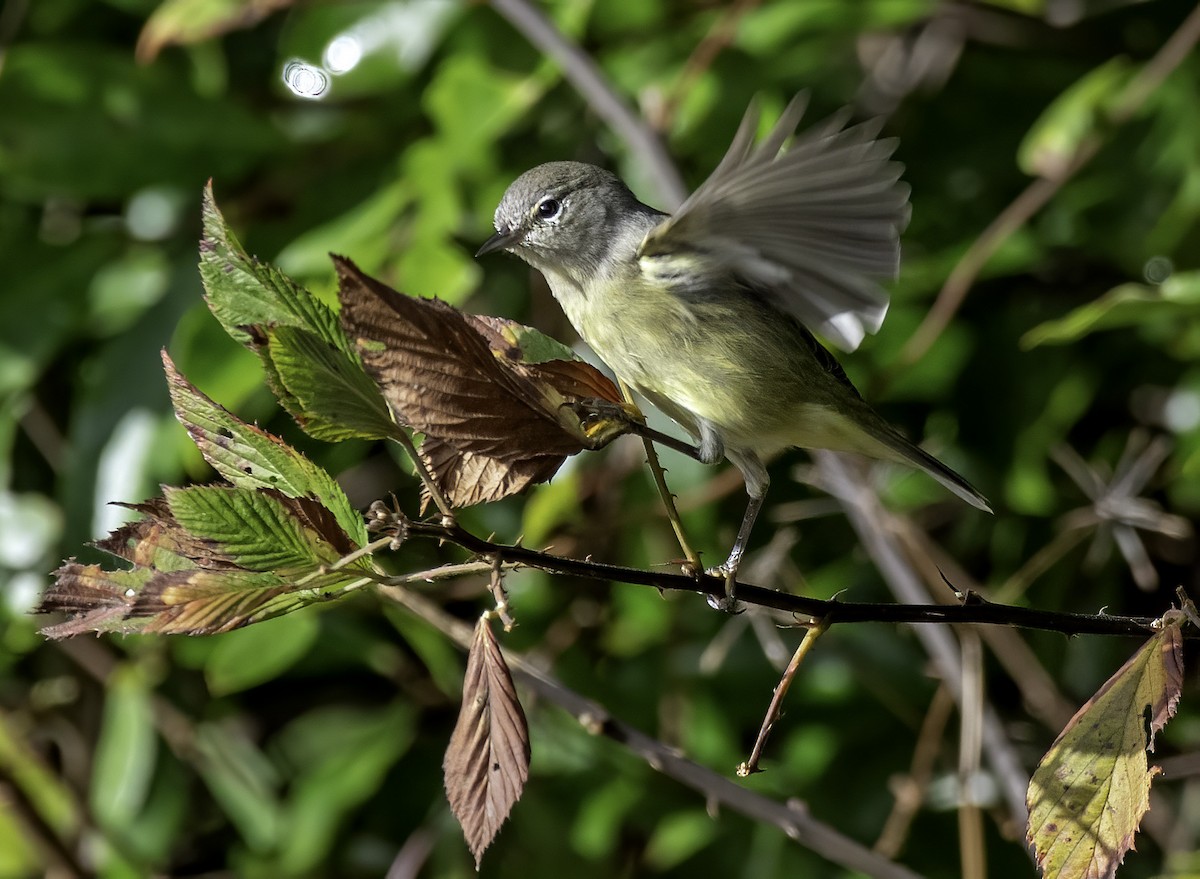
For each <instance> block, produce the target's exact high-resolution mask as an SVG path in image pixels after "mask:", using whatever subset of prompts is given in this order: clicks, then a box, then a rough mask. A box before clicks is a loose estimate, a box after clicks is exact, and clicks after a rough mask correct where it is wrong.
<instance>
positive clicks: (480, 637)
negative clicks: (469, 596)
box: [442, 618, 529, 869]
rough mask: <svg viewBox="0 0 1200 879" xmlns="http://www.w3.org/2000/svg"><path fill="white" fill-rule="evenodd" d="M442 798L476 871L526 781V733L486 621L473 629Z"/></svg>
mask: <svg viewBox="0 0 1200 879" xmlns="http://www.w3.org/2000/svg"><path fill="white" fill-rule="evenodd" d="M442 768H443V770H444V771H445V778H446V796H447V797H448V798H449V800H450V808H451V810H452V811H453V812H454V817H456V818H457V819H458V823H459V824H460V825H462V829H463V834H464V835H465V836H466V838H467V845H468V846H469V847H470V849H471V854H473V855H474V856H475V868H476V869H479V864H480V862H481V861H482V859H483V853H484V851H485V850H486V849H487V847H488V846H489V845H491V842H492V840H493V839H495V837H496V833H497V832H498V831H499V830H500V825H502V824H503V823H504V819H505V818H507V817H508V813H509V811H510V810H511V809H512V807H513V804H514V803H516V801H517V800H518V799H520V797H521V791H522V790H523V789H524V786H525V782H526V780H527V779H528V778H529V727H528V726H527V725H526V723H525V712H524V711H522V710H521V703H520V702H519V701H518V700H517V691H516V688H515V687H514V686H513V682H512V676H511V675H510V674H509V672H508V666H507V665H506V664H505V662H504V656H503V655H502V654H501V653H500V645H499V644H498V643H496V636H495V635H494V634H493V633H492V628H491V626H490V625H489V624H488V622H487V619H486V618H484V619H480V621H479V622H478V624H476V626H475V640H474V642H473V643H472V644H471V653H470V655H469V656H468V657H467V673H466V677H465V678H464V680H463V701H462V711H461V712H460V713H459V715H458V723H457V724H455V727H454V733H453V735H451V736H450V745H449V747H447V748H446V758H445V760H444V761H443V763H442Z"/></svg>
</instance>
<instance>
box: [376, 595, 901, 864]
mask: <svg viewBox="0 0 1200 879" xmlns="http://www.w3.org/2000/svg"><path fill="white" fill-rule="evenodd" d="M718 582H719V583H721V584H722V586H721V588H722V589H723V588H724V586H723V582H724V581H718ZM379 591H380V594H382V595H383V596H385V597H386V598H388V599H390V600H391V601H394V602H396V603H397V604H399V605H401V606H402V607H405V608H407V609H408V610H409V611H411V612H412V613H413V614H415V615H416V616H418V617H420V618H421V619H422V620H424V621H425V622H427V623H429V624H431V625H432V626H433V627H434V628H436V629H437V630H438V631H440V632H442V633H443V634H444V635H446V636H447V637H449V638H450V639H451V640H453V641H454V642H455V643H457V644H458V646H459V647H460V648H462V649H464V650H465V649H467V648H468V647H469V646H470V643H471V639H472V637H473V635H472V630H471V626H470V625H468V624H467V623H464V622H462V621H461V620H459V619H457V618H455V617H453V616H451V615H450V614H448V613H446V612H445V611H444V610H442V609H441V608H440V607H438V606H437V605H436V604H435V603H433V602H432V601H430V600H429V599H427V598H423V597H422V596H419V595H416V594H415V593H413V592H411V591H409V590H407V589H401V588H397V587H391V586H385V587H382V588H381V589H380V590H379ZM503 652H504V658H505V661H506V662H507V663H508V665H509V667H510V668H511V669H512V671H513V674H514V676H515V677H516V678H517V680H518V681H520V682H521V683H522V684H523V685H525V686H527V687H529V688H530V689H531V690H533V691H534V692H535V693H537V694H538V695H539V696H541V697H542V698H544V699H546V700H548V701H550V702H553V703H554V704H555V705H558V706H559V707H560V708H563V709H564V710H566V711H568V712H570V713H571V714H572V715H573V716H574V717H575V719H576V720H578V721H579V723H580V725H582V726H583V727H584V729H586V730H587V731H588V732H590V733H592V734H593V735H603V736H606V737H607V738H610V739H612V740H613V741H615V742H619V743H620V744H622V745H624V746H625V747H626V748H628V749H629V750H630V751H632V752H633V753H634V754H636V755H638V756H639V757H641V758H642V759H643V760H645V761H646V762H647V763H648V764H649V765H650V766H651V767H653V768H654V769H657V770H658V771H659V772H661V773H663V774H664V775H667V776H669V777H671V778H673V779H675V780H676V781H678V782H680V783H682V784H684V785H687V786H688V787H690V788H692V789H693V790H696V791H698V792H699V793H700V794H702V795H703V796H704V798H705V800H706V801H707V802H709V803H712V804H716V805H717V806H724V807H726V808H728V809H731V810H733V811H735V812H738V813H740V814H742V815H745V816H746V817H747V818H750V819H752V820H754V821H759V822H762V823H765V824H770V825H772V826H774V827H778V828H779V829H780V830H782V831H783V832H784V833H786V834H787V835H788V836H789V837H790V838H791V839H793V840H795V841H796V842H798V843H799V844H800V845H803V846H804V847H805V848H808V849H810V850H811V851H813V852H815V853H816V854H818V855H820V856H821V857H823V858H826V859H828V860H829V861H831V862H833V863H835V864H837V865H839V866H840V867H843V868H844V869H846V870H851V871H855V872H859V873H864V874H866V875H868V876H873V877H877V879H919V877H918V875H917V874H916V873H913V872H912V871H911V870H909V869H907V868H906V867H903V866H900V865H899V864H896V863H893V862H892V861H890V860H888V859H887V858H884V857H883V856H882V855H880V854H877V853H876V852H873V851H871V850H870V849H868V848H866V847H865V846H863V845H862V844H860V843H858V842H856V841H854V840H853V839H850V838H849V837H847V836H843V835H842V834H841V833H838V832H837V831H836V830H834V829H833V828H831V827H829V826H828V825H827V824H824V823H823V822H821V821H818V820H817V819H815V818H813V817H812V816H811V815H809V814H808V812H807V810H806V809H805V808H804V805H803V804H802V803H801V802H799V801H795V800H789V801H788V802H786V803H780V802H777V801H775V800H772V799H769V798H767V797H764V796H762V795H760V794H757V793H755V792H754V791H751V790H747V789H746V788H743V787H741V786H739V785H738V784H736V783H735V782H733V781H731V780H730V779H728V778H725V777H724V776H722V775H719V774H718V773H716V772H713V771H712V770H711V769H706V768H705V767H703V766H700V765H698V764H696V763H693V762H692V761H691V760H687V759H685V758H684V757H681V756H680V755H679V752H678V751H677V750H676V749H674V748H671V747H668V746H667V745H665V744H663V743H662V742H660V741H658V740H657V739H654V738H652V737H650V736H648V735H646V734H645V733H642V732H640V731H638V730H637V729H635V728H633V727H631V726H629V725H627V724H625V723H622V722H621V721H620V720H617V719H616V718H614V717H612V716H611V715H610V714H609V713H608V710H607V709H605V708H604V707H603V706H602V705H600V704H599V703H596V702H593V701H591V700H590V699H586V698H584V697H583V696H580V695H579V694H578V693H576V692H574V691H573V690H570V689H568V688H567V687H565V686H563V685H562V684H561V683H560V682H559V681H557V680H555V679H554V678H552V677H550V676H549V675H548V674H546V673H545V672H543V671H541V670H540V669H538V668H536V667H535V666H534V665H532V664H531V663H529V662H527V661H526V660H524V659H522V658H521V657H520V656H516V655H514V654H512V653H509V652H508V651H503Z"/></svg>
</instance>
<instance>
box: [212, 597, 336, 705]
mask: <svg viewBox="0 0 1200 879" xmlns="http://www.w3.org/2000/svg"><path fill="white" fill-rule="evenodd" d="M320 631H321V624H320V620H319V619H318V618H317V616H316V615H315V614H293V615H291V616H288V617H283V618H280V619H275V620H270V621H269V622H265V623H262V624H260V625H257V626H250V627H248V628H245V629H238V630H237V631H236V632H229V633H228V634H225V635H220V636H218V637H217V638H216V639H215V640H216V642H217V643H216V644H215V646H214V647H213V651H212V653H211V654H210V655H209V657H208V661H207V662H206V663H205V665H204V680H205V681H206V682H207V683H208V690H209V692H210V693H212V694H213V695H214V696H223V695H226V694H228V693H236V692H239V691H241V690H246V689H249V688H250V687H255V686H258V685H259V684H262V683H266V682H267V681H270V680H273V679H275V678H277V677H279V675H281V674H283V672H285V671H287V670H288V669H289V668H291V667H292V666H293V665H295V664H296V663H297V662H299V661H300V660H301V659H303V658H304V656H305V655H307V654H308V651H309V650H310V649H311V647H312V645H313V642H315V641H316V640H317V636H318V634H320Z"/></svg>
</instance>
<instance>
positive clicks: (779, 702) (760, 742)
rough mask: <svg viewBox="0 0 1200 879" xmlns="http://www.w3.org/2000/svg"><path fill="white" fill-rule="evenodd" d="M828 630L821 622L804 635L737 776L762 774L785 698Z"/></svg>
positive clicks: (776, 687) (824, 622)
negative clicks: (770, 738)
mask: <svg viewBox="0 0 1200 879" xmlns="http://www.w3.org/2000/svg"><path fill="white" fill-rule="evenodd" d="M828 628H829V624H828V623H827V621H825V620H820V621H819V622H818V623H817V624H816V625H815V626H812V627H810V628H809V630H808V631H807V632H805V633H804V639H803V640H802V641H801V642H800V646H799V647H797V648H796V652H795V653H793V654H792V661H791V662H789V663H788V667H787V668H786V669H784V672H783V677H781V678H780V679H779V683H778V684H776V685H775V692H774V693H772V694H771V704H770V705H769V706H768V707H767V715H766V717H764V718H763V722H762V726H761V727H759V730H758V736H757V737H756V738H755V739H754V748H753V749H752V750H751V751H750V759H749V760H746V761H745V762H744V763H740V764H739V765H738V768H737V774H738V777H739V778H746V777H747V776H750V775H753V774H754V773H756V772H762V770H761V769H759V768H758V763H759V761H760V760H761V759H762V752H763V749H764V748H765V747H766V746H767V739H768V738H769V737H770V735H771V730H772V729H773V728H774V726H775V722H776V721H777V720H779V717H780V715H781V714H782V713H783V700H784V697H786V696H787V692H788V690H789V689H790V688H791V686H792V681H793V680H794V679H795V677H796V673H797V672H798V671H800V663H802V662H803V661H804V657H806V656H808V654H809V652H810V651H811V650H812V648H813V645H814V644H816V643H817V639H818V638H820V637H821V635H823V634H824V633H825V630H826V629H828Z"/></svg>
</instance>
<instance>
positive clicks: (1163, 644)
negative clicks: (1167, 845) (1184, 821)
mask: <svg viewBox="0 0 1200 879" xmlns="http://www.w3.org/2000/svg"><path fill="white" fill-rule="evenodd" d="M1183 620H1184V615H1183V614H1182V613H1181V612H1179V611H1171V612H1170V613H1168V614H1167V615H1166V616H1164V617H1163V619H1162V620H1161V621H1160V631H1159V632H1158V634H1157V635H1155V636H1154V637H1153V638H1151V639H1150V640H1149V641H1148V642H1147V643H1146V644H1145V645H1144V646H1143V647H1142V648H1141V650H1139V651H1138V652H1137V653H1136V654H1134V656H1133V657H1132V658H1131V659H1130V660H1129V661H1128V662H1126V663H1125V665H1123V666H1122V667H1121V669H1120V670H1119V671H1118V672H1117V673H1116V674H1114V675H1113V676H1112V677H1111V678H1109V679H1108V681H1107V682H1106V683H1105V684H1104V686H1102V687H1101V688H1100V689H1099V690H1098V691H1097V692H1096V694H1095V695H1094V696H1092V698H1091V699H1089V700H1088V701H1087V702H1086V703H1085V704H1084V705H1083V707H1082V708H1080V709H1079V711H1078V712H1076V714H1075V716H1074V717H1073V718H1071V722H1070V723H1068V724H1067V725H1066V727H1065V728H1064V729H1063V731H1062V732H1061V733H1060V734H1059V736H1058V739H1057V740H1056V741H1055V742H1054V744H1053V745H1052V746H1051V747H1050V750H1049V751H1048V752H1047V753H1046V756H1045V757H1043V758H1042V761H1041V762H1040V763H1039V764H1038V768H1037V770H1036V771H1035V772H1034V774H1033V778H1032V780H1031V781H1030V783H1029V793H1028V795H1027V798H1026V802H1027V804H1028V806H1029V832H1028V837H1027V838H1028V841H1029V843H1030V844H1031V845H1032V846H1033V847H1034V851H1035V852H1036V855H1037V862H1038V866H1040V867H1041V868H1042V875H1043V877H1045V879H1056V877H1064V879H1065V877H1072V879H1100V877H1112V876H1114V875H1115V874H1116V871H1117V866H1118V865H1119V864H1120V863H1121V861H1122V860H1123V859H1124V857H1125V853H1126V852H1127V851H1129V850H1130V849H1131V848H1133V836H1134V833H1136V832H1137V828H1138V825H1139V824H1140V823H1141V820H1142V816H1143V815H1144V814H1145V813H1146V810H1147V809H1148V808H1150V782H1151V780H1152V779H1153V778H1154V776H1155V775H1157V774H1158V772H1159V768H1158V767H1157V766H1155V767H1150V766H1149V765H1148V763H1147V759H1146V751H1147V750H1153V749H1154V735H1155V733H1157V732H1158V731H1159V730H1160V729H1162V728H1163V726H1164V725H1165V724H1166V722H1167V721H1168V720H1169V719H1170V718H1171V717H1172V716H1173V715H1174V714H1175V706H1176V704H1177V703H1178V702H1179V690H1180V686H1181V684H1182V682H1183V653H1182V636H1181V635H1180V626H1181V624H1182V622H1183ZM1147 711H1149V719H1150V722H1149V724H1148V725H1147V723H1146V713H1147Z"/></svg>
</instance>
